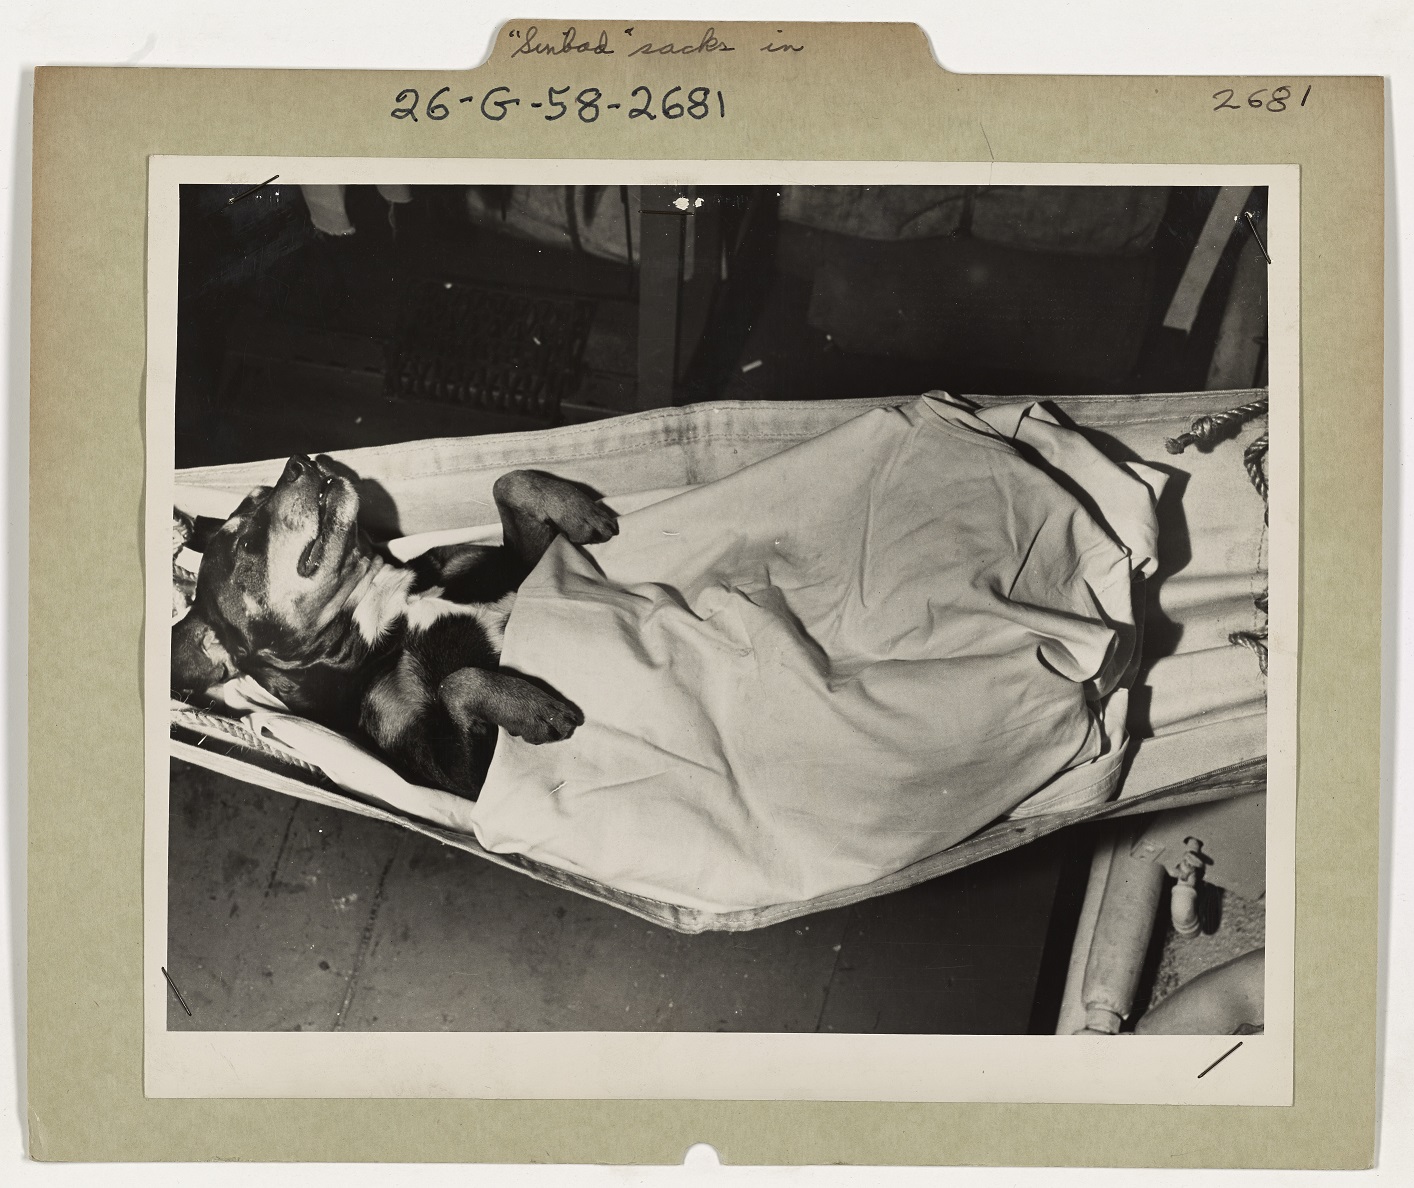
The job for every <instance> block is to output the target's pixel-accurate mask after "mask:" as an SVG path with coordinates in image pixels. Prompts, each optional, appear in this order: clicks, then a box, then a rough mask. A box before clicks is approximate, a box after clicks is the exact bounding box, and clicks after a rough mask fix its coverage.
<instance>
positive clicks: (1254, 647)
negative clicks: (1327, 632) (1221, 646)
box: [1164, 396, 1270, 676]
mask: <svg viewBox="0 0 1414 1188" xmlns="http://www.w3.org/2000/svg"><path fill="white" fill-rule="evenodd" d="M1266 412H1267V397H1265V396H1263V397H1262V398H1261V399H1259V400H1253V401H1251V402H1250V403H1248V404H1239V405H1238V406H1237V407H1236V408H1230V409H1228V410H1227V411H1226V412H1217V413H1211V414H1209V415H1207V416H1201V417H1195V418H1194V419H1193V423H1192V424H1191V425H1189V427H1188V432H1187V433H1180V434H1179V435H1178V436H1177V437H1170V438H1169V439H1168V440H1167V441H1166V442H1164V448H1165V449H1166V450H1168V452H1169V453H1170V454H1181V453H1183V451H1184V450H1186V449H1187V448H1188V447H1189V446H1196V447H1197V448H1198V449H1199V450H1200V451H1202V452H1203V453H1205V454H1206V453H1207V452H1208V451H1209V450H1211V449H1212V448H1213V447H1214V446H1215V445H1217V444H1218V443H1219V442H1222V441H1226V440H1228V439H1229V438H1232V437H1236V436H1237V434H1238V433H1239V432H1240V431H1241V430H1242V427H1243V426H1244V425H1246V424H1247V422H1248V421H1251V420H1253V419H1254V418H1256V417H1260V416H1263V415H1264V414H1265V413H1266ZM1267 448H1268V435H1267V434H1266V433H1263V434H1262V435H1261V436H1260V437H1257V438H1256V439H1254V440H1253V441H1252V442H1251V444H1249V445H1248V446H1247V448H1246V449H1245V450H1243V451H1242V466H1243V469H1245V470H1246V471H1247V479H1248V481H1249V482H1250V483H1251V484H1252V489H1253V490H1255V491H1256V492H1257V494H1258V495H1260V496H1261V497H1262V503H1263V505H1266V504H1267ZM1268 510H1270V509H1268ZM1264 518H1265V516H1264ZM1267 593H1268V592H1267V591H1266V590H1263V591H1262V592H1261V593H1260V594H1258V595H1256V596H1255V597H1254V598H1253V599H1252V603H1253V605H1254V606H1255V607H1256V608H1257V610H1258V611H1259V612H1260V613H1261V614H1262V615H1264V616H1265V615H1266V614H1267ZM1267 630H1268V625H1267V624H1265V623H1264V624H1263V625H1262V626H1261V627H1258V628H1255V629H1254V630H1251V631H1233V632H1231V633H1230V634H1229V635H1228V637H1227V642H1228V643H1230V644H1232V645H1233V646H1234V647H1238V648H1247V649H1248V650H1250V651H1251V652H1252V653H1253V654H1254V655H1255V656H1256V657H1257V665H1258V667H1260V668H1261V670H1262V675H1263V676H1266V675H1267Z"/></svg>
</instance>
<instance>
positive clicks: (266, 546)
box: [172, 455, 618, 797]
mask: <svg viewBox="0 0 1414 1188" xmlns="http://www.w3.org/2000/svg"><path fill="white" fill-rule="evenodd" d="M493 493H494V496H495V500H496V507H497V510H498V511H499V512H500V516H501V525H502V528H503V530H504V543H503V544H502V545H501V546H500V547H496V548H491V547H486V546H471V545H463V546H451V547H448V548H443V549H436V550H433V551H432V552H430V553H428V554H427V555H425V556H423V557H420V558H418V559H417V561H415V562H414V563H413V564H411V565H407V566H403V565H399V564H397V563H396V562H394V561H392V560H390V559H389V558H388V557H386V556H385V555H384V554H382V553H380V552H379V551H378V550H376V549H375V548H374V547H373V546H372V544H371V543H370V542H369V540H368V538H367V537H366V536H365V535H364V534H363V532H362V531H360V529H359V528H358V523H357V517H358V508H359V497H358V493H357V490H356V488H355V486H354V484H353V482H352V481H351V479H350V477H349V476H348V475H347V474H346V473H341V472H340V471H339V469H338V467H337V466H336V465H335V464H334V463H332V462H330V460H329V459H327V458H323V457H321V458H319V459H316V460H315V461H311V460H310V459H308V458H306V457H304V456H303V455H300V456H296V457H294V458H291V459H290V461H289V463H288V464H287V465H286V467H285V472H284V474H283V475H281V477H280V481H279V482H278V483H276V485H275V486H274V487H259V488H257V489H256V490H254V491H252V492H251V493H250V495H248V496H247V497H246V498H245V500H244V501H243V502H242V503H241V505H240V506H239V507H238V508H237V509H236V511H235V513H234V514H233V515H232V516H231V517H230V519H228V520H227V521H226V522H225V523H224V524H222V525H221V527H220V528H219V529H218V530H217V531H216V532H215V533H214V534H213V535H212V536H211V538H210V540H209V541H207V542H206V547H205V553H204V555H203V558H202V563H201V572H200V575H199V577H198V580H197V588H196V599H195V602H194V603H193V605H192V609H191V611H190V612H189V613H188V615H187V616H186V618H184V619H183V620H181V622H179V623H178V624H177V625H176V626H175V627H174V628H173V629H172V687H173V689H174V690H175V691H177V692H179V693H181V694H184V695H187V696H192V695H196V696H200V695H201V694H203V693H204V691H205V690H207V689H209V688H211V687H212V686H214V685H217V684H219V683H221V682H222V681H225V680H229V679H230V678H232V677H235V676H236V675H238V674H240V673H245V674H248V675H249V676H251V677H254V678H255V680H256V681H258V682H259V683H260V684H261V685H262V686H264V687H265V688H266V689H267V690H269V691H270V692H271V693H273V694H275V696H277V697H278V698H280V700H281V701H283V702H284V703H285V705H287V706H288V707H289V708H290V710H291V711H293V712H294V713H297V714H302V715H303V716H305V717H308V718H311V719H313V720H314V721H316V722H320V723H322V724H323V725H325V726H328V727H330V728H331V729H334V730H338V731H341V732H343V733H346V734H350V735H354V736H362V737H363V738H365V739H366V740H368V741H370V742H371V743H372V744H373V745H374V746H375V747H376V748H377V749H378V751H379V752H380V753H381V754H382V755H383V756H384V757H385V758H386V759H388V760H389V761H390V762H391V763H392V764H393V765H394V766H395V767H397V768H398V769H399V770H401V771H402V772H403V774H405V775H406V776H407V777H408V778H410V779H413V780H416V781H418V782H421V783H430V784H433V785H435V786H437V787H441V788H446V789H448V790H450V791H454V792H459V793H461V794H462V795H465V796H470V797H475V796H476V794H477V793H478V792H479V791H480V788H481V784H482V781H483V780H484V779H485V776H486V770H487V768H488V766H489V765H490V762H491V754H492V749H493V747H494V745H495V741H496V728H497V727H498V726H499V727H504V728H505V729H506V730H507V731H508V732H509V733H511V734H514V735H517V736H519V737H521V738H523V739H525V740H526V741H527V742H531V743H545V742H552V741H555V740H557V739H564V738H568V737H569V736H570V735H571V734H572V733H573V732H574V730H575V727H577V726H579V725H581V724H582V723H583V721H584V718H583V715H582V714H581V713H580V711H579V710H578V709H577V708H576V707H575V706H573V705H571V704H570V703H569V702H567V701H566V700H564V698H562V697H560V696H558V695H557V694H555V693H554V692H552V691H550V690H548V689H546V688H543V687H541V686H540V685H538V684H535V683H533V682H532V681H531V680H528V679H527V678H525V677H523V676H520V675H518V674H515V673H511V672H509V671H506V670H502V669H501V668H500V667H499V662H500V644H501V634H502V631H503V630H504V624H505V620H506V617H507V616H508V615H509V613H510V605H511V602H512V601H513V599H514V596H515V591H516V589H517V587H518V586H519V585H520V583H521V581H522V580H524V578H525V577H526V576H527V575H528V574H529V573H530V571H531V569H533V568H534V567H535V564H536V563H537V562H538V561H539V560H540V558H541V556H542V555H543V554H544V552H545V550H546V549H547V548H549V546H550V544H551V542H552V541H553V540H554V539H555V536H556V535H557V534H560V533H563V534H564V536H565V537H567V538H568V539H569V540H570V541H571V542H572V543H575V544H589V543H594V542H600V541H604V540H607V539H608V538H609V537H610V536H613V535H614V534H615V533H616V532H617V531H618V523H617V520H616V518H615V516H614V514H613V512H612V511H610V510H609V509H608V508H606V507H605V506H604V505H603V504H602V503H600V502H598V501H597V500H595V499H594V498H593V497H591V496H590V495H588V494H586V493H585V492H584V491H583V490H581V489H580V488H579V487H577V486H575V485H574V484H572V483H569V482H566V481H565V480H564V479H559V478H556V477H554V476H553V475H548V474H541V473H538V472H535V471H512V472H511V473H509V474H507V475H504V476H502V477H501V478H500V479H498V480H497V481H496V484H495V487H494V492H493Z"/></svg>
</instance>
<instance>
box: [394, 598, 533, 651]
mask: <svg viewBox="0 0 1414 1188" xmlns="http://www.w3.org/2000/svg"><path fill="white" fill-rule="evenodd" d="M441 595H442V588H441V587H440V586H433V587H431V588H430V589H428V590H425V591H423V593H421V594H414V595H413V596H412V597H411V598H409V599H408V600H407V624H408V630H409V631H413V632H418V631H426V630H427V629H428V628H429V627H431V626H432V624H433V623H435V622H437V620H438V619H441V618H443V617H444V616H446V615H462V616H465V617H467V618H471V619H475V620H476V621H477V622H478V623H480V624H481V628H482V630H483V631H485V632H486V635H487V637H488V638H489V639H490V640H491V646H492V647H494V648H495V649H496V651H497V652H500V650H501V645H502V644H503V643H504V642H505V638H506V620H507V619H509V618H510V617H511V607H512V606H514V605H515V600H516V596H515V594H514V593H511V594H507V595H505V597H503V598H499V599H497V600H496V601H495V602H480V603H473V602H450V601H448V600H447V599H445V598H443V597H442V596H441Z"/></svg>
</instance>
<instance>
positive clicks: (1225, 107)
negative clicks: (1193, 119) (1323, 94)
mask: <svg viewBox="0 0 1414 1188" xmlns="http://www.w3.org/2000/svg"><path fill="white" fill-rule="evenodd" d="M1235 94H1236V92H1235V91H1234V90H1233V89H1232V88H1231V87H1224V88H1223V89H1222V90H1221V91H1214V92H1213V98H1214V99H1216V100H1217V101H1218V105H1217V106H1216V107H1215V108H1213V110H1214V111H1242V110H1243V108H1244V106H1246V107H1250V108H1253V109H1254V110H1258V111H1273V112H1280V111H1285V110H1286V109H1287V107H1288V106H1289V100H1290V99H1291V88H1290V87H1288V86H1280V87H1273V88H1272V89H1271V90H1270V91H1268V90H1267V88H1266V87H1262V88H1261V89H1260V90H1256V91H1253V92H1252V93H1251V94H1250V95H1248V96H1247V102H1246V104H1245V105H1244V104H1242V103H1234V102H1233V101H1232V100H1233V96H1234V95H1235ZM1264 95H1265V96H1266V98H1265V99H1264V98H1262V96H1264ZM1310 97H1311V88H1310V87H1309V86H1308V87H1307V88H1306V90H1305V91H1304V92H1303V93H1302V95H1301V102H1300V103H1298V104H1297V105H1296V106H1298V107H1305V106H1306V100H1307V99H1309V98H1310Z"/></svg>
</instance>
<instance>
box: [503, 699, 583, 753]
mask: <svg viewBox="0 0 1414 1188" xmlns="http://www.w3.org/2000/svg"><path fill="white" fill-rule="evenodd" d="M583 725H584V714H583V713H582V712H580V710H579V709H578V708H577V707H576V706H573V705H571V704H570V703H569V702H567V701H561V700H560V699H559V698H558V697H552V696H550V694H548V693H541V694H539V696H537V697H536V698H535V699H534V701H533V702H532V703H531V704H529V705H527V706H526V708H525V712H524V713H523V714H521V715H520V716H519V717H518V719H517V721H516V722H514V723H513V724H512V725H508V726H507V727H506V730H507V732H508V733H510V734H514V735H515V736H516V737H517V738H520V739H524V740H525V741H526V742H528V743H531V744H533V745H535V746H539V745H540V744H541V743H551V742H560V741H562V740H563V739H566V738H569V736H570V735H572V734H573V733H574V732H575V729H576V727H579V726H583Z"/></svg>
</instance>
